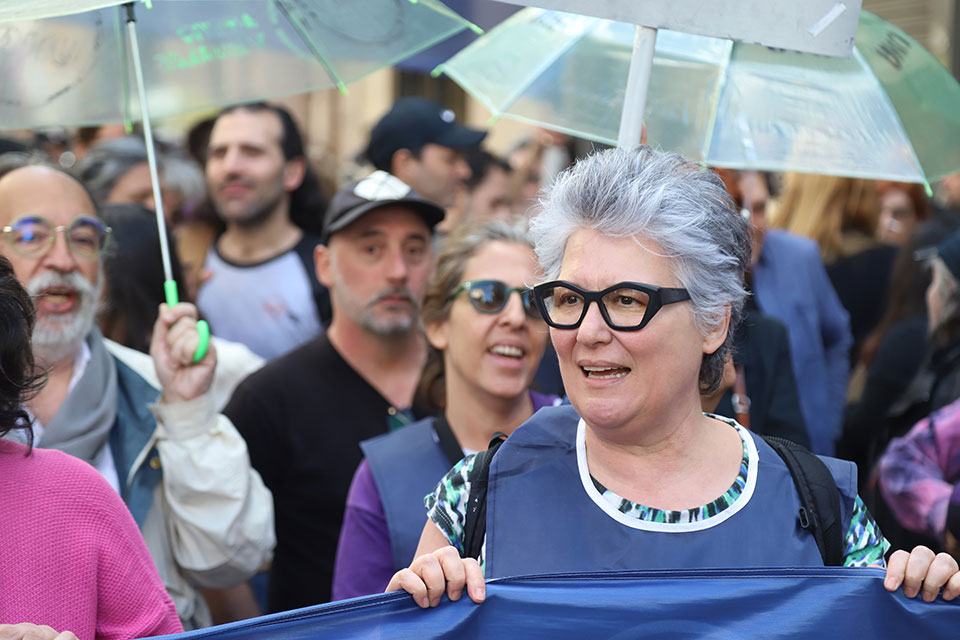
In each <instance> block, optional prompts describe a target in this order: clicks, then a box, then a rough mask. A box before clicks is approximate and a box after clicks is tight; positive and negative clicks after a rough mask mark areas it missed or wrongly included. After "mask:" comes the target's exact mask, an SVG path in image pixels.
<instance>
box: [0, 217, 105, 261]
mask: <svg viewBox="0 0 960 640" xmlns="http://www.w3.org/2000/svg"><path fill="white" fill-rule="evenodd" d="M0 231H3V235H5V236H6V237H7V242H9V243H10V247H11V248H12V249H13V250H14V251H15V252H16V253H17V254H19V255H21V256H23V257H24V258H42V257H43V256H45V255H47V254H48V253H50V250H51V249H53V246H54V244H56V241H57V233H59V232H60V231H63V232H64V235H65V236H66V238H67V245H68V246H69V247H70V251H72V252H73V253H74V254H75V255H77V256H80V257H81V258H97V257H99V256H100V255H101V254H102V253H103V251H104V249H106V247H107V242H108V241H109V240H110V232H111V229H110V227H108V226H107V225H105V224H103V222H101V221H100V220H98V219H97V218H95V217H94V216H88V215H81V216H77V217H76V218H74V219H73V221H71V222H70V224H69V225H62V224H61V225H54V224H53V223H52V222H50V221H49V220H47V219H46V218H44V217H43V216H36V215H27V216H21V217H20V218H17V219H16V220H14V221H13V222H12V223H10V224H9V225H7V226H6V227H3V229H0Z"/></svg>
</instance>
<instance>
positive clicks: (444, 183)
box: [365, 97, 487, 207]
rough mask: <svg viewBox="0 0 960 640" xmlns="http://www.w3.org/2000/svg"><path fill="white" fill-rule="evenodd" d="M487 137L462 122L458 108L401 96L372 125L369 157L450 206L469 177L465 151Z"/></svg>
mask: <svg viewBox="0 0 960 640" xmlns="http://www.w3.org/2000/svg"><path fill="white" fill-rule="evenodd" d="M486 135H487V132H486V131H480V130H478V129H470V128H468V127H465V126H463V125H461V124H458V123H457V122H456V119H455V116H454V113H453V111H451V110H449V109H444V108H443V107H441V106H440V105H439V104H437V103H436V102H433V101H432V100H427V99H426V98H416V97H408V98H400V99H399V100H397V101H396V102H394V103H393V107H392V108H391V109H390V111H388V112H387V114H386V115H384V116H383V117H382V118H381V119H380V121H379V122H377V124H376V125H375V126H374V127H373V131H371V132H370V142H369V144H368V145H367V148H366V151H365V155H366V157H367V159H368V160H369V161H370V163H371V164H373V166H374V167H376V168H377V169H379V170H381V171H386V172H388V173H391V174H393V175H395V176H397V177H398V178H400V179H401V180H402V181H403V182H405V183H407V184H408V185H410V186H411V187H413V189H414V190H415V191H417V192H418V193H419V194H420V195H421V196H423V197H425V198H428V199H430V200H433V201H434V202H436V203H437V204H439V205H440V206H442V207H449V206H450V205H452V204H453V202H454V198H455V196H456V190H457V187H458V186H459V185H460V184H461V183H462V182H463V181H464V180H466V179H468V178H469V177H470V166H469V165H468V164H467V162H466V160H464V158H463V155H462V154H461V152H462V151H463V150H465V149H473V148H477V147H479V146H480V143H481V142H482V141H483V139H484V137H486Z"/></svg>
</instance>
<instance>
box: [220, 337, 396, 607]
mask: <svg viewBox="0 0 960 640" xmlns="http://www.w3.org/2000/svg"><path fill="white" fill-rule="evenodd" d="M391 408H392V407H391V405H390V403H389V402H387V401H386V400H385V399H384V398H383V396H381V395H380V393H379V392H377V391H376V390H375V389H374V388H373V387H372V386H370V384H369V383H368V382H367V381H366V380H365V379H364V378H363V377H361V376H360V374H358V373H357V372H356V371H354V370H353V369H352V368H351V367H350V365H349V364H347V362H346V361H345V360H344V359H343V358H342V357H341V356H340V354H339V353H338V352H337V350H336V349H334V347H333V345H332V344H330V341H329V340H328V339H327V337H326V335H321V336H320V337H319V338H317V339H315V340H312V341H311V342H308V343H306V344H304V345H303V346H301V347H298V348H297V349H295V350H294V351H292V352H290V353H288V354H286V355H284V356H281V357H280V358H277V359H276V360H274V361H272V362H270V363H268V364H267V365H266V366H265V367H264V368H262V369H260V370H259V371H257V372H256V373H254V374H253V375H251V376H250V377H249V378H247V379H246V380H244V381H243V382H242V383H241V384H240V385H239V386H238V387H237V389H236V391H235V392H234V394H233V397H232V398H231V399H230V403H229V404H228V405H227V407H226V409H224V411H223V412H224V414H226V415H227V417H229V418H230V420H232V421H233V423H234V424H235V425H236V427H237V429H238V430H239V431H240V433H241V434H242V435H243V437H244V439H245V440H246V441H247V447H248V449H249V450H250V461H251V463H252V464H253V466H254V468H256V470H257V471H258V472H259V473H260V475H261V477H262V478H263V481H264V483H266V485H267V487H268V488H269V489H270V490H271V491H272V492H273V504H274V511H275V517H276V533H277V548H276V551H275V552H274V558H273V565H272V568H271V571H270V586H269V591H268V606H269V609H270V611H271V612H276V611H286V610H289V609H294V608H299V607H305V606H309V605H314V604H320V603H323V602H327V601H329V600H330V587H331V582H332V580H333V564H334V557H335V555H336V550H337V541H338V538H339V536H340V527H341V525H342V524H343V511H344V506H345V504H346V499H347V491H348V490H349V488H350V481H351V480H352V479H353V474H354V472H355V471H356V469H357V465H359V464H360V460H361V458H362V455H363V454H362V452H361V450H360V446H359V444H360V442H361V441H363V440H366V439H367V438H372V437H374V436H377V435H380V434H382V433H386V432H387V430H388V420H389V414H388V411H390V410H391Z"/></svg>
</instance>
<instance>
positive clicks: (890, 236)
mask: <svg viewBox="0 0 960 640" xmlns="http://www.w3.org/2000/svg"><path fill="white" fill-rule="evenodd" d="M877 200H878V204H879V205H880V217H879V219H878V221H877V237H878V238H879V239H880V240H881V241H882V242H885V243H887V244H892V245H897V246H901V245H903V244H906V242H907V240H909V239H910V236H911V235H912V234H913V231H914V229H915V228H916V227H917V225H919V224H920V223H922V222H924V221H926V220H929V219H930V218H931V217H932V216H933V209H932V208H931V206H930V198H928V197H927V193H926V191H925V190H924V187H923V185H922V184H917V183H915V182H914V183H909V182H890V181H888V180H881V181H879V182H877Z"/></svg>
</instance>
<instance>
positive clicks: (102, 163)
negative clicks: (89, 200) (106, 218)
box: [74, 135, 162, 204]
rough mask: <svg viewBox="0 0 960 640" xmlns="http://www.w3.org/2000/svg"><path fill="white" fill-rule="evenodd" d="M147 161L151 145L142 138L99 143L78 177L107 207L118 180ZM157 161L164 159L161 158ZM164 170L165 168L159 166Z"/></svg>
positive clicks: (83, 161)
mask: <svg viewBox="0 0 960 640" xmlns="http://www.w3.org/2000/svg"><path fill="white" fill-rule="evenodd" d="M145 162H147V144H146V143H145V142H144V141H143V137H142V136H137V135H128V136H123V137H120V138H111V139H109V140H103V141H102V142H98V143H97V144H95V145H94V146H93V147H91V148H90V150H89V151H87V153H86V154H84V156H83V158H81V159H80V162H78V163H77V166H76V168H75V169H74V175H76V177H77V179H78V180H80V181H81V182H82V183H84V184H85V185H86V186H87V188H88V189H89V190H90V192H91V193H92V194H93V197H94V198H95V199H96V201H97V203H98V204H103V203H104V202H106V200H107V196H108V195H109V194H110V191H111V190H112V189H113V187H114V185H115V184H117V181H119V180H120V178H122V177H123V176H124V175H126V173H127V172H128V171H130V169H132V168H133V167H135V166H136V165H138V164H142V163H145ZM157 162H159V163H161V165H162V160H161V159H160V158H159V157H158V159H157ZM157 168H158V170H162V166H159V167H157Z"/></svg>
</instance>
